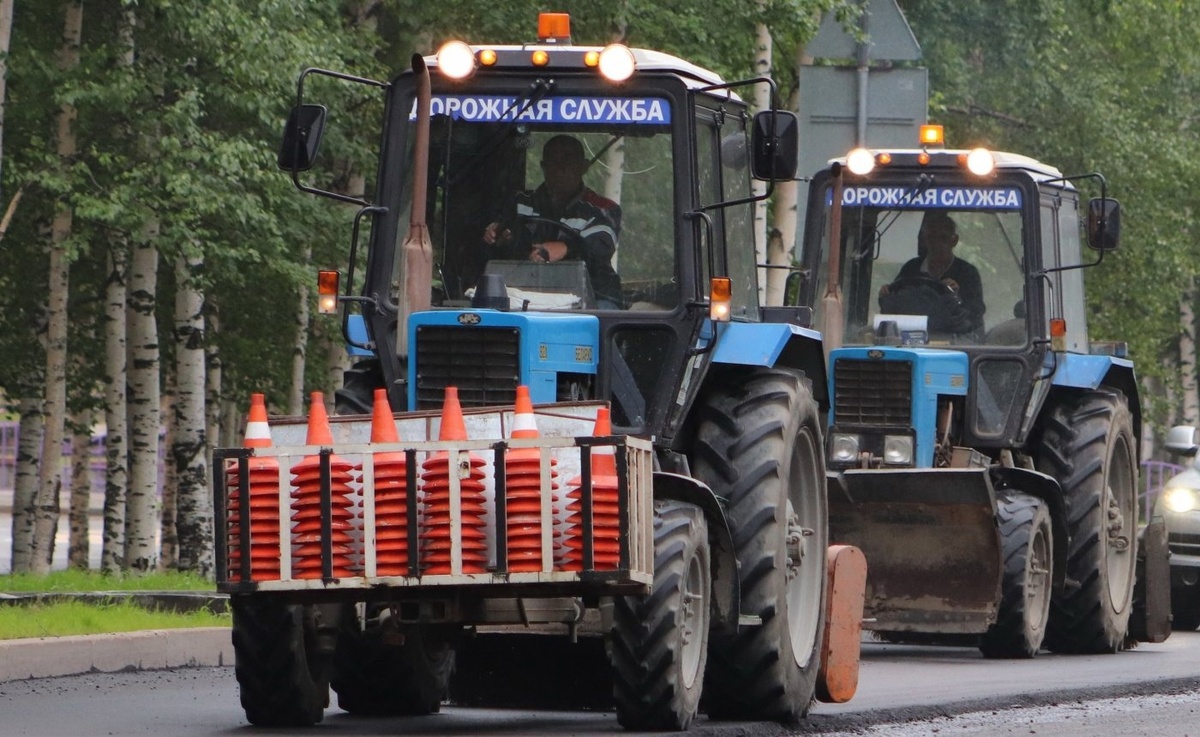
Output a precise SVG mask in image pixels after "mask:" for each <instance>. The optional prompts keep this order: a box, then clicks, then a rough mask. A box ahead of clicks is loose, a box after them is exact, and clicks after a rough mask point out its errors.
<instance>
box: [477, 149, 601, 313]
mask: <svg viewBox="0 0 1200 737" xmlns="http://www.w3.org/2000/svg"><path fill="white" fill-rule="evenodd" d="M541 163H542V176H543V177H544V178H545V181H543V182H542V185H541V186H540V187H538V188H537V189H535V190H533V191H532V192H521V193H519V194H518V195H517V213H516V214H517V221H518V224H517V225H516V226H515V230H516V232H515V233H514V232H513V230H514V228H509V227H506V226H505V225H504V224H502V223H500V222H493V223H491V224H489V225H488V226H487V228H486V229H485V230H484V233H483V241H484V243H487V244H488V245H490V246H496V247H498V248H500V249H502V250H503V251H504V253H505V254H506V255H507V256H509V257H512V258H527V259H529V260H530V261H534V262H552V261H562V260H564V259H580V260H582V261H583V262H584V263H585V264H586V265H587V270H588V276H589V278H590V279H591V282H592V289H593V291H594V292H595V293H596V304H597V306H598V307H599V308H601V309H618V308H619V307H620V301H621V281H620V277H618V276H617V272H616V270H614V269H613V266H612V257H613V254H614V253H615V252H616V250H617V232H618V231H619V230H620V227H621V208H620V206H619V205H617V203H615V202H613V201H612V200H609V199H607V198H605V197H603V196H601V195H599V194H597V193H596V192H595V191H593V190H591V189H589V188H588V187H587V186H586V185H585V184H584V183H583V174H584V172H585V171H586V170H587V168H588V161H587V157H586V156H585V155H584V150H583V144H582V143H581V142H580V141H579V139H577V138H575V137H573V136H568V135H557V136H554V137H553V138H551V139H550V140H548V141H546V144H545V146H543V147H542V162H541Z"/></svg>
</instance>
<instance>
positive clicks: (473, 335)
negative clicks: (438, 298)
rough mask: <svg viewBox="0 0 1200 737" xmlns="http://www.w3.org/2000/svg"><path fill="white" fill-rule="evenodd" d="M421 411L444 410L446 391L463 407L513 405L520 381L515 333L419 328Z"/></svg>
mask: <svg viewBox="0 0 1200 737" xmlns="http://www.w3.org/2000/svg"><path fill="white" fill-rule="evenodd" d="M416 344H417V350H416V361H417V409H440V408H441V406H442V400H443V399H444V397H445V389H446V387H447V386H456V387H458V399H459V402H461V403H462V405H463V406H464V407H488V406H496V405H507V404H513V403H515V402H516V400H517V385H518V384H519V383H520V381H521V369H520V355H521V335H520V331H518V330H517V329H516V328H481V327H471V328H462V327H446V326H435V325H421V326H419V327H418V328H417V340H416Z"/></svg>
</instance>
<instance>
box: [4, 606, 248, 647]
mask: <svg viewBox="0 0 1200 737" xmlns="http://www.w3.org/2000/svg"><path fill="white" fill-rule="evenodd" d="M229 624H230V618H229V615H228V614H214V613H212V612H209V611H206V610H200V611H196V612H188V613H176V612H165V611H152V610H149V609H145V608H143V607H140V606H137V605H136V604H132V603H130V602H125V601H112V602H109V603H103V604H95V603H84V602H81V601H63V602H56V603H53V604H28V605H7V606H0V640H15V639H23V638H30V637H63V636H67V635H97V634H108V633H113V632H136V631H139V630H161V629H182V628H189V627H228V626H229Z"/></svg>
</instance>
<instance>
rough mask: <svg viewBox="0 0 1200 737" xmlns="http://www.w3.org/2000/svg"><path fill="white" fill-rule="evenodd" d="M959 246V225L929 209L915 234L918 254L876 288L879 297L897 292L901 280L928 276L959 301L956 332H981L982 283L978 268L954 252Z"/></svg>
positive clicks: (882, 297) (927, 277)
mask: <svg viewBox="0 0 1200 737" xmlns="http://www.w3.org/2000/svg"><path fill="white" fill-rule="evenodd" d="M956 245H958V227H957V226H956V225H955V223H954V220H953V219H952V218H951V217H950V216H949V215H947V214H946V213H944V212H938V211H933V212H928V213H926V214H925V218H924V219H923V220H922V221H921V230H920V231H919V232H918V233H917V256H916V258H912V259H909V260H908V261H907V262H906V263H905V264H904V265H903V266H901V267H900V273H899V274H897V276H896V280H895V281H893V282H892V283H891V284H890V285H889V284H884V285H883V286H882V287H880V288H879V298H880V301H881V302H882V301H883V299H884V298H885V297H887V296H888V295H889V294H891V293H892V292H893V291H896V289H897V286H898V285H899V283H900V282H902V281H905V280H913V279H918V280H919V279H928V280H932V281H934V282H937V283H939V284H941V285H942V286H943V287H944V288H945V289H946V290H947V291H949V292H950V293H952V294H953V295H954V296H955V297H956V298H957V301H959V302H961V305H962V309H961V311H960V313H961V314H960V316H959V317H958V319H956V320H955V322H957V323H959V324H958V325H956V326H955V328H954V329H953V332H955V333H981V332H982V331H983V313H984V311H985V309H986V308H985V306H984V304H983V282H982V280H981V279H980V277H979V270H978V269H976V268H975V267H974V266H972V265H971V264H970V263H968V262H967V261H964V260H963V259H960V258H958V257H956V256H955V255H954V247H955V246H956Z"/></svg>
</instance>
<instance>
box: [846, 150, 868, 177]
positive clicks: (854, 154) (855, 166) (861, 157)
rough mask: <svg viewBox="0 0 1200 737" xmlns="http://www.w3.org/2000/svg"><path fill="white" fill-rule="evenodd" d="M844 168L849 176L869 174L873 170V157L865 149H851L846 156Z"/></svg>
mask: <svg viewBox="0 0 1200 737" xmlns="http://www.w3.org/2000/svg"><path fill="white" fill-rule="evenodd" d="M846 168H847V169H849V170H850V173H851V174H857V175H859V176H860V177H861V176H863V175H864V174H870V173H871V171H872V170H873V169H874V168H875V155H874V154H872V153H871V152H870V151H868V150H866V149H865V148H856V149H853V150H852V151H851V152H850V153H848V154H846Z"/></svg>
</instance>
